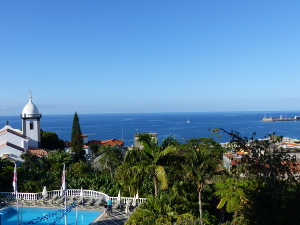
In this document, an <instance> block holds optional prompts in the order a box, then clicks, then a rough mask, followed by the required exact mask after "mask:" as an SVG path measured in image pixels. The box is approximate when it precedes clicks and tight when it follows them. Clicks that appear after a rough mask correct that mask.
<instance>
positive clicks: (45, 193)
mask: <svg viewBox="0 0 300 225" xmlns="http://www.w3.org/2000/svg"><path fill="white" fill-rule="evenodd" d="M42 195H43V196H44V197H47V195H48V192H47V188H46V186H44V189H43V192H42Z"/></svg>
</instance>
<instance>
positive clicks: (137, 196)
mask: <svg viewBox="0 0 300 225" xmlns="http://www.w3.org/2000/svg"><path fill="white" fill-rule="evenodd" d="M135 198H136V199H137V200H138V199H139V191H137V192H136V196H135Z"/></svg>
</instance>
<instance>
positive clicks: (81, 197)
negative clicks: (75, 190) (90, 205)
mask: <svg viewBox="0 0 300 225" xmlns="http://www.w3.org/2000/svg"><path fill="white" fill-rule="evenodd" d="M79 196H80V200H81V203H82V202H83V189H82V187H81V190H80V194H79Z"/></svg>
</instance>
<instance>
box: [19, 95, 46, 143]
mask: <svg viewBox="0 0 300 225" xmlns="http://www.w3.org/2000/svg"><path fill="white" fill-rule="evenodd" d="M21 118H22V131H23V135H25V136H27V137H28V138H29V142H28V147H31V148H40V147H41V133H40V119H41V118H42V114H40V113H39V110H38V108H37V107H36V106H35V104H33V103H32V96H31V93H29V102H28V103H27V105H25V107H24V109H23V112H22V115H21Z"/></svg>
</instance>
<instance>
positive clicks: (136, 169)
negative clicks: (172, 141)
mask: <svg viewBox="0 0 300 225" xmlns="http://www.w3.org/2000/svg"><path fill="white" fill-rule="evenodd" d="M138 141H139V142H140V143H142V144H143V146H144V148H143V149H139V148H133V149H132V150H130V151H128V152H127V153H126V154H125V157H124V162H123V164H122V165H121V166H120V167H119V168H118V170H117V178H118V179H119V180H120V181H121V182H123V184H126V185H127V186H132V185H133V183H135V184H139V185H137V187H135V188H134V189H136V188H138V187H139V186H140V185H141V183H142V182H144V181H145V180H146V179H147V178H148V177H151V178H152V179H153V184H154V195H155V196H157V195H158V189H159V187H160V189H161V190H164V189H167V188H168V179H167V175H166V171H165V168H164V166H162V165H160V164H159V159H160V158H161V157H163V156H165V155H166V154H168V152H169V151H170V150H171V149H170V148H167V149H164V150H160V149H159V147H158V145H157V142H156V140H154V139H153V138H152V137H151V136H150V135H149V134H147V133H146V134H140V135H139V139H138ZM159 183H160V185H159ZM134 191H136V190H134Z"/></svg>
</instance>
